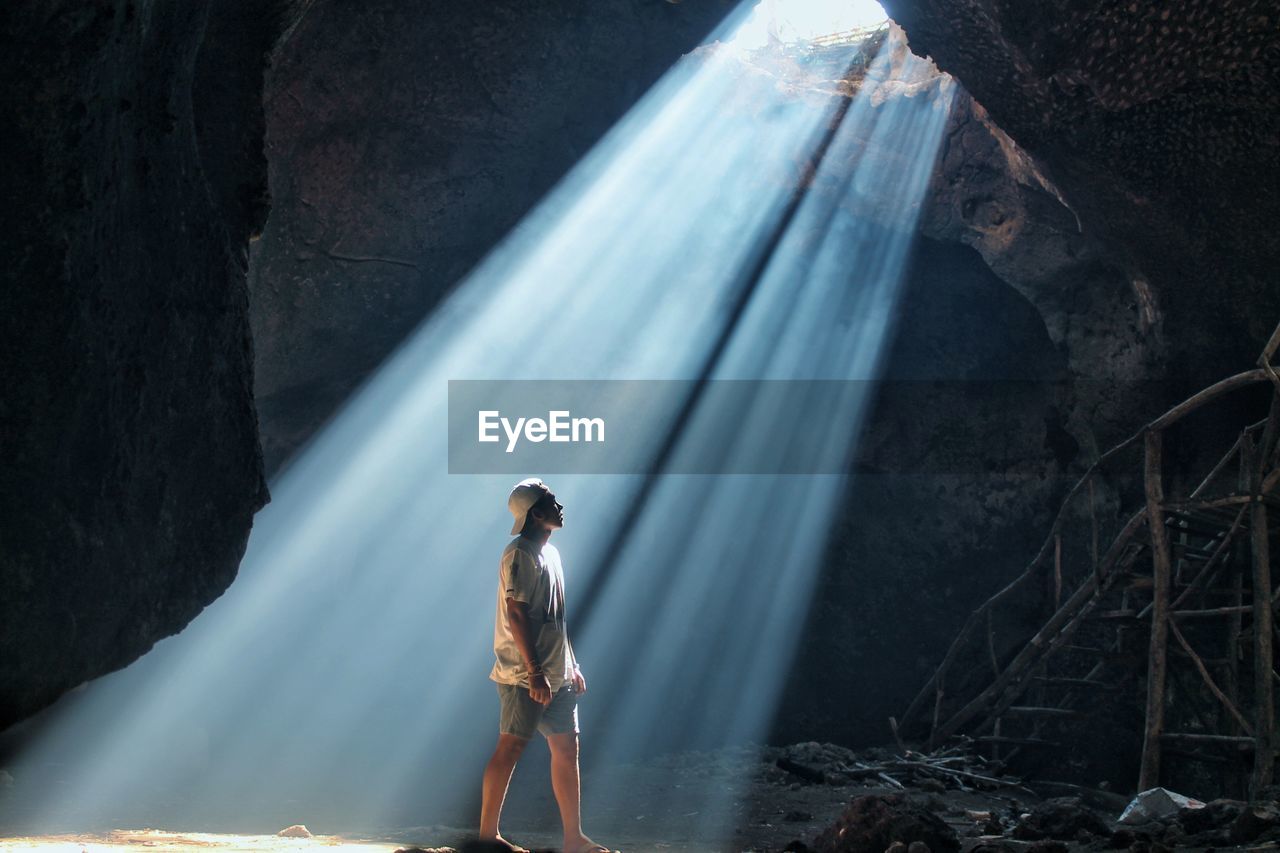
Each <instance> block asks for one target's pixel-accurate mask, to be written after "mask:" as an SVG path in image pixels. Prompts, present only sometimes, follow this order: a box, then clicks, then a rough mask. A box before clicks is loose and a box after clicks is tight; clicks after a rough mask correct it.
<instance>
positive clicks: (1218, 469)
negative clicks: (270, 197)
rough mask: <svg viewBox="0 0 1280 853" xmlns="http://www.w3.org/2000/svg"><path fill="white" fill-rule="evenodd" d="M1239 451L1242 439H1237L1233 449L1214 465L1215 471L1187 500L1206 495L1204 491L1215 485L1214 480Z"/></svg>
mask: <svg viewBox="0 0 1280 853" xmlns="http://www.w3.org/2000/svg"><path fill="white" fill-rule="evenodd" d="M1239 449H1240V439H1238V438H1237V439H1236V441H1235V443H1234V444H1232V445H1231V449H1230V450H1228V451H1227V452H1226V453H1225V454H1224V455H1223V457H1222V458H1221V459H1219V460H1218V464H1217V465H1214V466H1213V469H1212V470H1211V471H1209V473H1208V475H1206V476H1205V478H1204V479H1203V480H1201V481H1200V485H1198V486H1196V487H1195V490H1194V491H1192V492H1191V495H1190V497H1188V498H1187V500H1195V499H1196V498H1198V497H1200V495H1202V494H1204V491H1205V490H1206V489H1208V488H1209V486H1210V484H1212V483H1213V481H1214V479H1216V478H1217V476H1218V475H1219V474H1221V473H1222V471H1223V469H1224V468H1226V467H1227V465H1229V464H1230V463H1231V457H1232V456H1235V455H1236V451H1238V450H1239Z"/></svg>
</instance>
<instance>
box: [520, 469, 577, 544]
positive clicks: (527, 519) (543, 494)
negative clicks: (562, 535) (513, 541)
mask: <svg viewBox="0 0 1280 853" xmlns="http://www.w3.org/2000/svg"><path fill="white" fill-rule="evenodd" d="M507 509H509V510H511V515H512V516H514V518H515V524H513V525H512V526H511V535H513V536H514V535H516V534H517V533H521V532H523V531H524V530H526V529H532V528H531V527H530V525H537V526H538V527H540V528H544V529H547V530H556V529H558V528H560V527H563V526H564V507H563V506H561V505H560V504H559V503H558V502H557V501H556V496H555V495H554V494H553V493H552V491H551V490H550V489H548V488H547V485H546V483H543V482H542V481H541V480H539V479H538V478H537V477H530V478H529V479H527V480H521V481H520V482H519V483H516V485H515V488H513V489H512V490H511V495H510V497H508V498H507Z"/></svg>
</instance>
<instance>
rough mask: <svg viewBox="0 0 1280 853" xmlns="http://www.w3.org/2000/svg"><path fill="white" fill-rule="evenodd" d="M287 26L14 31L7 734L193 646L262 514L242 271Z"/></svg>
mask: <svg viewBox="0 0 1280 853" xmlns="http://www.w3.org/2000/svg"><path fill="white" fill-rule="evenodd" d="M288 14H289V12H288V7H287V4H285V3H280V2H277V3H272V4H267V5H266V6H265V7H263V5H262V4H254V3H249V2H240V0H237V2H227V3H210V2H207V0H190V2H182V3H174V2H166V3H141V4H140V3H137V2H134V0H114V2H96V3H83V2H64V1H63V0H41V2H21V3H16V4H12V3H11V4H6V6H5V8H4V11H3V12H0V44H3V48H4V49H3V50H0V66H2V69H3V70H2V71H0V79H3V80H4V81H5V84H4V85H5V89H6V95H7V97H6V100H5V103H6V104H7V105H8V106H7V112H8V117H9V122H10V129H9V134H8V146H7V148H6V154H7V156H6V165H5V168H4V170H3V176H2V177H0V184H2V186H3V195H4V198H5V199H6V202H5V204H4V205H3V206H2V208H0V234H3V235H4V237H3V239H4V241H5V245H6V248H7V251H6V253H5V255H6V259H7V262H6V265H5V279H6V281H5V286H4V287H3V288H0V385H2V386H3V388H4V393H3V396H2V397H0V458H3V460H4V463H3V465H2V466H0V543H3V550H2V551H0V728H4V727H5V726H6V725H8V724H10V723H12V722H14V721H16V720H18V719H21V718H22V717H24V716H26V715H28V714H30V713H32V712H34V711H35V710H37V709H39V708H41V707H43V706H45V705H47V704H48V703H50V702H52V701H53V700H54V699H55V698H57V697H58V696H59V695H60V694H61V693H63V692H65V691H66V690H68V689H70V688H72V687H74V686H76V685H77V684H80V683H81V682H84V681H85V680H87V679H90V678H93V677H94V676H97V675H101V674H103V673H105V672H109V671H111V670H113V669H117V668H119V667H122V666H124V665H126V664H128V663H129V662H130V661H132V660H133V659H135V658H136V657H138V656H139V655H141V654H142V653H144V652H146V651H147V650H148V649H149V648H151V646H152V644H154V643H155V642H156V641H157V640H159V639H161V638H163V637H166V636H169V635H171V634H173V633H175V632H177V631H179V630H181V629H182V628H183V627H184V626H185V625H186V624H187V623H188V622H189V621H190V620H191V619H192V618H193V617H194V616H195V615H196V614H198V613H199V612H200V610H201V608H203V607H204V606H205V605H206V604H208V603H209V602H210V601H212V600H213V599H214V598H216V597H217V596H218V595H220V594H221V593H222V591H223V590H224V589H226V587H227V585H228V584H230V583H231V581H232V579H233V578H234V577H235V575H236V569H237V565H238V563H239V560H240V557H241V554H242V553H243V550H244V547H245V541H246V538H247V536H248V533H249V528H250V524H251V522H252V518H253V513H254V512H255V511H256V510H257V509H258V508H259V507H260V506H262V504H263V503H264V502H265V501H266V499H267V492H266V487H265V484H264V480H263V475H262V464H261V455H260V451H259V447H258V439H257V419H256V415H255V411H254V404H253V384H252V346H251V342H250V335H249V333H250V328H249V312H248V292H247V288H246V282H245V276H246V268H247V263H246V262H247V257H246V249H247V245H248V241H249V239H250V238H251V236H252V235H253V234H255V233H256V232H257V231H258V230H259V229H260V228H261V227H262V224H263V220H264V217H265V213H266V207H265V200H266V171H265V162H264V160H263V158H262V156H261V140H262V132H263V116H262V111H261V100H260V98H261V87H262V69H263V66H264V63H265V59H266V54H267V51H268V50H269V49H270V47H271V45H272V43H273V41H274V40H275V38H276V35H277V34H278V32H279V31H280V28H281V26H282V25H283V22H284V21H285V19H286V17H287V16H288Z"/></svg>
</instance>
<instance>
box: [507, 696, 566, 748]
mask: <svg viewBox="0 0 1280 853" xmlns="http://www.w3.org/2000/svg"><path fill="white" fill-rule="evenodd" d="M498 698H499V699H500V700H501V702H502V710H501V712H500V713H499V717H498V731H500V732H501V733H502V734H504V735H515V736H516V737H520V738H524V739H525V740H528V739H529V738H531V737H533V733H534V732H542V734H543V736H544V737H546V736H550V735H560V734H565V733H566V732H576V731H578V694H577V693H576V692H575V691H574V689H573V685H571V684H566V685H565V686H564V687H561V688H560V689H559V690H557V691H556V692H555V693H553V694H552V695H551V704H550V705H540V704H539V703H537V702H535V701H533V697H531V696H530V695H529V688H528V687H522V686H521V685H519V684H499V685H498Z"/></svg>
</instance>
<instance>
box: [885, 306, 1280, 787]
mask: <svg viewBox="0 0 1280 853" xmlns="http://www.w3.org/2000/svg"><path fill="white" fill-rule="evenodd" d="M1277 347H1280V326H1277V328H1276V331H1275V332H1273V334H1272V336H1271V339H1270V340H1269V341H1268V343H1267V346H1266V348H1265V349H1264V350H1263V353H1262V355H1261V357H1260V358H1259V359H1258V364H1259V367H1258V368H1257V369H1254V370H1249V371H1245V372H1244V373H1240V374H1237V375H1235V376H1232V377H1229V378H1227V379H1224V380H1222V381H1221V382H1218V383H1216V384H1214V385H1212V386H1210V387H1209V388H1206V389H1204V390H1203V391H1201V392H1199V393H1198V394H1195V395H1193V396H1192V397H1190V398H1188V399H1187V400H1185V401H1183V402H1182V403H1180V404H1178V405H1177V406H1174V407H1173V408H1172V409H1170V410H1169V411H1168V412H1166V413H1165V414H1163V415H1161V416H1160V417H1159V418H1156V419H1155V420H1153V421H1151V422H1150V423H1148V424H1147V425H1146V426H1144V427H1143V428H1142V429H1141V430H1139V431H1138V432H1137V433H1135V434H1134V435H1133V436H1130V437H1129V438H1128V439H1127V440H1125V441H1123V442H1121V443H1120V444H1118V445H1116V446H1115V447H1113V448H1112V449H1111V450H1109V451H1107V452H1106V453H1104V454H1103V455H1102V456H1101V457H1099V459H1098V460H1097V461H1096V462H1095V463H1094V464H1093V465H1092V466H1090V468H1089V469H1088V470H1087V471H1086V472H1085V473H1084V475H1083V476H1082V477H1081V478H1080V480H1079V481H1078V482H1077V483H1076V484H1075V486H1074V487H1073V488H1072V489H1071V490H1070V492H1069V493H1068V494H1067V497H1066V499H1065V500H1064V502H1063V505H1062V507H1061V509H1060V510H1059V512H1058V514H1057V516H1056V518H1055V520H1054V524H1053V527H1052V529H1051V530H1050V533H1049V536H1048V537H1047V539H1046V540H1045V543H1044V545H1043V546H1041V548H1040V550H1039V552H1038V553H1037V554H1036V555H1035V557H1034V558H1033V559H1032V561H1031V563H1030V564H1029V565H1028V567H1027V568H1026V569H1025V570H1024V571H1023V572H1022V574H1020V575H1019V576H1018V577H1017V578H1015V579H1014V580H1013V581H1012V582H1010V583H1009V584H1008V585H1007V586H1006V587H1005V588H1004V589H1002V590H1000V591H999V592H997V593H996V594H995V595H993V596H992V597H991V598H989V599H988V600H987V601H985V602H984V603H983V604H982V605H980V606H979V607H978V608H977V609H975V610H974V611H973V612H972V613H971V614H970V616H969V618H968V619H967V621H966V622H965V624H964V626H963V627H962V628H961V630H960V633H959V634H958V635H957V637H956V638H955V640H954V641H953V642H952V644H951V646H950V647H949V648H948V650H947V653H946V655H945V656H944V658H943V660H942V662H941V664H940V665H939V666H938V668H937V669H936V670H935V672H934V673H933V675H932V676H931V678H930V679H929V681H928V682H927V683H926V684H925V685H924V687H923V688H922V689H921V690H920V692H919V693H918V694H917V695H916V697H915V699H914V700H913V701H912V702H911V705H910V706H909V707H908V708H907V710H906V712H905V713H904V714H903V717H902V721H901V723H898V722H897V721H894V720H891V721H890V722H891V724H892V725H893V726H894V728H895V731H901V732H903V733H905V734H907V736H912V735H915V734H919V735H921V736H922V737H921V739H923V740H926V741H927V743H928V748H929V749H931V750H932V749H935V748H937V747H938V746H939V745H940V744H941V742H943V741H945V740H947V739H949V738H952V737H954V736H957V735H964V736H967V737H972V738H974V739H975V740H977V741H979V742H982V743H986V744H989V745H990V747H991V749H992V750H993V754H995V755H996V756H999V750H1001V749H1013V750H1014V751H1015V752H1016V751H1021V750H1023V749H1033V748H1054V747H1059V746H1062V744H1059V743H1057V742H1055V741H1053V740H1052V739H1049V738H1047V737H1045V736H1044V732H1045V731H1046V730H1050V729H1052V728H1054V727H1059V728H1061V725H1060V724H1065V723H1068V722H1071V721H1075V720H1079V719H1084V718H1087V717H1088V713H1087V711H1088V709H1087V708H1082V707H1081V706H1082V703H1085V702H1086V701H1087V700H1090V699H1092V702H1093V704H1094V705H1097V704H1098V701H1099V700H1098V699H1097V697H1098V696H1099V695H1102V696H1114V695H1116V694H1118V693H1124V692H1125V691H1126V690H1127V691H1133V690H1134V689H1135V688H1136V687H1137V686H1138V685H1139V684H1141V683H1142V681H1143V679H1142V678H1141V677H1137V676H1140V675H1141V674H1142V673H1143V671H1144V669H1145V685H1146V696H1145V700H1142V699H1141V697H1134V698H1135V699H1137V700H1139V701H1142V704H1143V705H1145V725H1144V728H1143V733H1142V759H1141V766H1140V768H1139V773H1138V777H1139V781H1138V789H1139V790H1146V789H1147V788H1151V787H1155V786H1156V785H1158V784H1159V780H1160V771H1161V759H1162V756H1163V755H1164V754H1165V753H1166V752H1167V753H1171V754H1179V755H1184V756H1189V757H1190V758H1192V759H1200V760H1216V761H1221V760H1222V759H1221V758H1218V757H1214V756H1213V755H1212V754H1211V753H1204V752H1201V751H1196V750H1202V749H1204V748H1210V749H1223V748H1226V749H1233V750H1237V751H1252V754H1253V761H1252V771H1251V773H1249V774H1248V775H1249V778H1248V787H1249V789H1250V790H1251V791H1257V790H1259V789H1260V788H1261V787H1263V786H1265V785H1268V784H1270V783H1271V781H1272V777H1273V773H1274V765H1275V747H1276V745H1275V743H1274V727H1275V708H1274V696H1275V682H1276V681H1280V675H1277V674H1276V673H1275V671H1274V668H1273V642H1274V641H1275V639H1280V635H1277V633H1276V631H1277V628H1276V620H1275V617H1274V610H1275V607H1276V606H1277V603H1278V599H1280V592H1278V591H1277V590H1276V589H1275V588H1274V584H1273V583H1272V578H1271V570H1270V553H1271V542H1270V539H1271V536H1272V535H1274V534H1273V531H1272V530H1271V526H1269V524H1268V510H1269V509H1270V508H1271V507H1273V506H1280V500H1278V499H1277V497H1276V496H1275V495H1276V492H1277V486H1280V467H1277V465H1278V460H1277V445H1278V444H1280V442H1278V441H1277V438H1278V437H1280V375H1278V374H1277V371H1276V370H1275V369H1274V368H1273V367H1272V365H1271V358H1272V356H1273V355H1274V354H1275V351H1276V349H1277ZM1262 382H1270V383H1271V384H1272V394H1271V406H1270V411H1269V414H1268V416H1267V418H1266V419H1265V420H1263V421H1260V422H1258V423H1256V424H1253V425H1251V426H1248V427H1246V428H1245V429H1244V430H1243V431H1242V432H1241V433H1240V435H1239V438H1237V440H1236V442H1235V443H1234V444H1233V445H1232V447H1231V448H1230V449H1229V450H1228V451H1227V452H1226V453H1225V454H1224V455H1223V456H1222V457H1221V458H1220V460H1219V461H1218V463H1217V464H1216V465H1214V466H1213V468H1212V469H1211V470H1210V471H1209V473H1208V475H1207V476H1206V477H1205V478H1204V479H1203V480H1202V481H1201V482H1200V483H1199V485H1198V486H1197V487H1196V488H1195V489H1193V490H1192V491H1191V492H1190V493H1189V494H1188V495H1186V497H1185V498H1183V499H1181V500H1179V499H1176V498H1174V497H1172V496H1170V495H1168V494H1166V483H1165V477H1164V472H1163V468H1164V465H1163V455H1164V454H1163V445H1164V437H1165V435H1166V433H1167V431H1168V430H1169V429H1170V428H1171V427H1172V426H1174V425H1175V424H1177V423H1178V422H1180V421H1181V420H1182V419H1183V418H1185V417H1186V416H1187V415H1189V414H1191V413H1192V412H1194V411H1196V410H1198V409H1200V408H1202V407H1204V406H1205V405H1207V404H1209V403H1211V402H1213V401H1215V400H1218V399H1219V398H1221V397H1222V396H1223V395H1225V394H1227V393H1229V392H1231V391H1234V390H1237V389H1240V388H1244V387H1247V386H1252V385H1255V384H1257V383H1262ZM1139 447H1141V448H1142V454H1141V460H1142V468H1141V470H1142V484H1143V492H1144V498H1145V500H1144V502H1143V505H1142V506H1141V507H1140V508H1138V509H1137V510H1136V511H1134V512H1133V513H1132V514H1131V515H1129V516H1128V517H1127V519H1126V520H1125V521H1124V523H1123V524H1121V525H1120V526H1119V530H1118V531H1117V532H1115V533H1114V535H1113V536H1112V538H1111V541H1110V545H1109V546H1108V547H1107V548H1106V550H1105V551H1104V552H1101V553H1100V551H1099V543H1100V541H1101V530H1100V524H1099V517H1098V500H1097V495H1096V491H1097V486H1098V485H1099V484H1101V483H1102V480H1101V477H1102V472H1103V471H1104V469H1106V468H1107V467H1108V466H1111V465H1113V464H1114V463H1115V462H1116V461H1117V460H1119V459H1120V458H1122V455H1123V454H1125V453H1126V452H1127V451H1131V450H1132V451H1136V450H1137V449H1138V448H1139ZM1068 534H1079V535H1068ZM1071 584H1074V591H1072V592H1070V594H1067V595H1065V597H1064V587H1069V586H1070V585H1071ZM1036 598H1040V599H1042V600H1043V601H1044V602H1045V604H1044V606H1045V608H1046V609H1047V611H1048V613H1049V615H1048V618H1047V619H1045V620H1044V621H1043V622H1042V623H1041V624H1040V626H1039V628H1038V630H1035V631H1034V632H1031V631H1029V630H1028V629H1027V628H1026V627H1025V625H1026V621H1027V619H1026V616H1025V610H1026V609H1027V602H1028V601H1029V600H1035V599H1036ZM1028 634H1029V635H1030V636H1029V638H1028ZM1207 645H1213V646H1215V647H1217V648H1218V649H1219V653H1218V654H1217V655H1216V656H1212V657H1211V656H1205V655H1202V654H1201V653H1200V652H1199V651H1197V648H1198V647H1199V648H1205V647H1206V646H1207ZM1143 646H1145V649H1144V648H1142V647H1143ZM1171 652H1172V660H1173V661H1175V662H1177V663H1178V664H1180V666H1178V667H1173V668H1171V667H1170V663H1171V654H1170V653H1171ZM1182 664H1185V666H1182ZM1242 664H1247V665H1248V666H1247V668H1248V669H1249V670H1250V671H1251V673H1252V685H1251V689H1250V690H1245V689H1244V688H1245V685H1242V684H1241V683H1240V676H1241V671H1242ZM1215 675H1216V677H1215ZM1125 676H1129V677H1128V678H1126V677H1125ZM1179 677H1181V678H1182V679H1183V680H1182V682H1180V688H1179V689H1180V691H1181V693H1182V695H1183V696H1185V697H1188V698H1189V697H1192V696H1194V695H1196V689H1195V688H1194V687H1189V686H1188V682H1190V681H1192V680H1193V679H1198V681H1199V682H1200V683H1201V684H1202V685H1203V688H1204V689H1205V690H1207V691H1208V694H1211V695H1212V696H1213V697H1214V698H1215V700H1216V701H1215V706H1216V708H1217V710H1216V713H1215V712H1213V709H1212V708H1210V709H1205V708H1204V707H1203V705H1199V706H1195V707H1194V708H1193V710H1192V711H1191V712H1182V711H1180V712H1179V714H1180V715H1181V717H1182V718H1183V719H1174V720H1170V719H1167V717H1168V716H1169V715H1168V713H1167V706H1168V704H1169V703H1168V701H1167V700H1168V697H1169V695H1170V692H1171V686H1172V685H1173V684H1174V683H1175V682H1177V679H1178V678H1179ZM1200 695H1204V694H1203V691H1201V693H1200ZM1246 699H1247V700H1248V701H1247V703H1246V702H1245V700H1246ZM1181 704H1188V705H1190V704H1192V703H1190V702H1188V703H1181ZM1178 716H1179V715H1178V714H1175V715H1174V717H1175V718H1176V717H1178ZM1170 722H1176V723H1179V724H1180V728H1181V729H1185V730H1177V731H1174V730H1171V727H1170V725H1168V723H1170ZM1009 757H1011V755H1009V754H1006V755H1005V758H1006V759H1007V758H1009Z"/></svg>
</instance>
